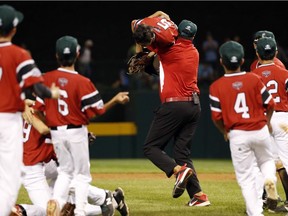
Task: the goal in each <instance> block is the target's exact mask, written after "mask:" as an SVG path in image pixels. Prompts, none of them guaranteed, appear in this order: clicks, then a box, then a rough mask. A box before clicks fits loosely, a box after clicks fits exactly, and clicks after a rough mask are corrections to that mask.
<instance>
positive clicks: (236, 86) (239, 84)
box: [232, 81, 243, 90]
mask: <svg viewBox="0 0 288 216" xmlns="http://www.w3.org/2000/svg"><path fill="white" fill-rule="evenodd" d="M232 87H233V88H234V89H237V90H240V89H241V88H242V87H243V83H242V82H240V81H237V82H234V83H232Z"/></svg>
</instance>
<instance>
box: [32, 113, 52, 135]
mask: <svg viewBox="0 0 288 216" xmlns="http://www.w3.org/2000/svg"><path fill="white" fill-rule="evenodd" d="M32 126H33V127H34V128H35V129H36V130H37V131H38V132H39V133H40V134H42V135H46V134H48V133H50V128H49V127H48V126H47V125H46V124H45V123H44V122H43V121H41V120H40V119H39V118H37V117H36V116H35V115H33V117H32Z"/></svg>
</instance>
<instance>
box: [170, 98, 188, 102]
mask: <svg viewBox="0 0 288 216" xmlns="http://www.w3.org/2000/svg"><path fill="white" fill-rule="evenodd" d="M177 101H193V97H169V98H165V102H177Z"/></svg>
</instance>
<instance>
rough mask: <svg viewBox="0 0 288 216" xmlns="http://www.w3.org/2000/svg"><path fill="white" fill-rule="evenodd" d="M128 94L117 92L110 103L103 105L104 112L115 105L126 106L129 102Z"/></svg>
mask: <svg viewBox="0 0 288 216" xmlns="http://www.w3.org/2000/svg"><path fill="white" fill-rule="evenodd" d="M128 94H129V92H119V93H118V94H117V95H115V96H114V97H113V98H112V99H111V100H110V101H108V102H107V103H105V104H104V107H105V109H106V110H108V109H110V108H112V107H113V106H115V105H116V104H126V103H128V102H129V101H130V98H129V96H128Z"/></svg>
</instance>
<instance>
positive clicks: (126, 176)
mask: <svg viewBox="0 0 288 216" xmlns="http://www.w3.org/2000/svg"><path fill="white" fill-rule="evenodd" d="M92 177H93V178H95V179H97V178H100V179H112V178H117V179H136V178H137V179H152V178H153V179H155V178H156V179H161V178H166V176H165V175H164V174H159V173H128V174H127V173H124V174H121V173H113V174H111V173H101V174H96V173H93V174H92ZM198 178H199V179H201V180H212V179H213V180H221V181H223V180H229V181H230V180H236V177H235V174H234V173H223V174H219V173H215V174H214V173H200V174H198Z"/></svg>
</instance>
